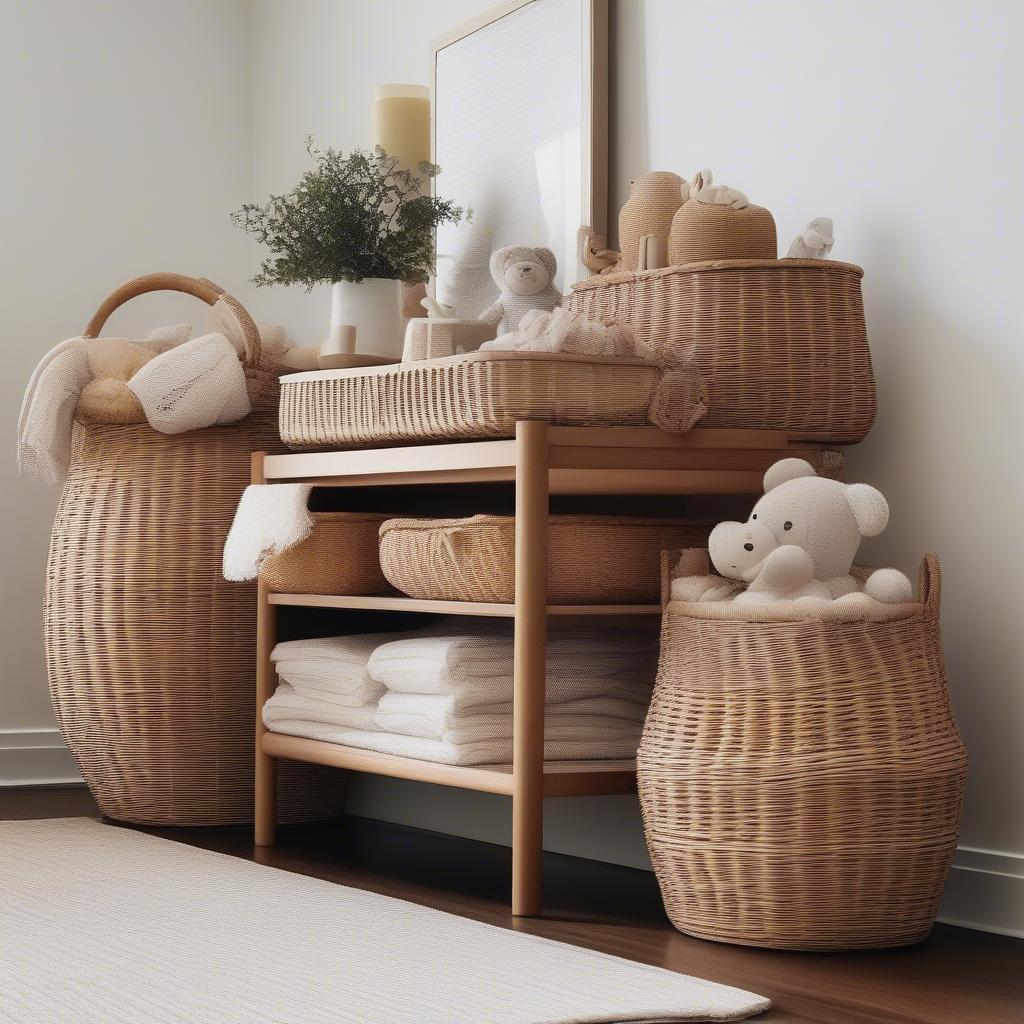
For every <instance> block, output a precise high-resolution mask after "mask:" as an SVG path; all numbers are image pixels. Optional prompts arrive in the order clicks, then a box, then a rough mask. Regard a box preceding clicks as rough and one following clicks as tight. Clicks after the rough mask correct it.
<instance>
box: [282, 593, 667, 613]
mask: <svg viewBox="0 0 1024 1024" xmlns="http://www.w3.org/2000/svg"><path fill="white" fill-rule="evenodd" d="M267 600H268V601H269V602H270V603H271V604H280V605H289V606H291V607H294V608H356V609H365V610H377V611H391V612H429V613H432V614H437V615H480V616H486V617H489V618H505V619H511V618H515V614H516V606H515V605H514V604H497V603H491V602H483V601H428V600H426V599H422V598H415V597H397V596H396V597H392V596H386V595H382V596H379V597H374V596H367V597H355V596H348V595H342V594H284V593H277V594H270V595H269V597H268V598H267ZM660 614H661V605H660V604H552V605H548V615H567V616H577V615H579V616H588V615H602V616H604V615H611V616H615V615H660Z"/></svg>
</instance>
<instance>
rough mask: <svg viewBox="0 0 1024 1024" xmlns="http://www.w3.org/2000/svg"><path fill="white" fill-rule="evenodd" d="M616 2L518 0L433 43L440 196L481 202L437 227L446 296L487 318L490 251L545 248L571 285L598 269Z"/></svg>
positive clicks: (440, 294) (491, 289)
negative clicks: (594, 258)
mask: <svg viewBox="0 0 1024 1024" xmlns="http://www.w3.org/2000/svg"><path fill="white" fill-rule="evenodd" d="M607 53H608V4H607V0H512V2H509V3H505V4H503V5H502V6H500V7H497V8H494V9H493V10H491V11H488V12H486V13H484V14H482V15H480V16H478V17H477V18H474V19H472V20H471V21H468V22H465V23H463V24H462V25H460V26H458V27H457V28H456V29H454V30H453V31H452V32H450V33H449V34H448V35H446V36H444V37H443V38H441V39H439V40H437V41H436V42H435V43H434V44H433V47H432V69H433V70H432V89H433V96H432V99H433V103H432V118H433V119H432V124H431V135H432V151H433V159H434V162H435V163H436V164H439V165H440V167H441V174H440V176H439V177H438V178H437V179H435V184H436V188H437V190H438V192H439V193H441V194H442V195H444V196H446V197H447V198H450V199H453V200H455V201H456V202H457V203H459V205H461V206H464V207H469V208H471V210H472V218H471V220H469V221H468V222H467V221H465V220H464V221H463V222H462V223H460V224H457V225H444V226H443V227H441V228H440V229H439V230H438V233H437V251H438V261H437V281H436V285H435V289H434V290H435V294H436V296H437V298H438V299H439V300H440V301H441V302H444V303H447V304H448V305H450V306H453V307H454V310H455V312H454V314H453V315H455V316H459V317H475V316H477V315H478V314H479V313H480V312H482V311H483V310H484V309H486V308H487V307H488V306H489V305H490V304H491V303H492V302H493V301H494V300H495V299H496V297H497V294H498V293H497V288H496V287H495V285H494V283H493V282H492V280H491V275H490V271H489V269H488V260H489V258H490V254H491V253H492V252H493V251H494V250H495V249H499V248H501V247H502V246H506V245H529V246H544V247H546V248H549V249H551V250H552V252H554V254H555V256H556V258H557V261H558V271H557V274H556V276H555V285H556V287H558V289H559V290H560V291H563V292H564V291H566V290H567V289H568V287H569V285H570V284H572V283H573V282H574V281H576V280H578V279H579V278H580V277H583V276H587V275H588V274H589V271H586V270H585V269H584V268H583V267H582V266H581V265H580V264H579V261H578V255H577V232H578V230H579V227H580V225H581V224H589V225H591V226H592V227H593V228H594V230H595V231H597V232H598V233H600V234H604V233H605V221H606V211H607V204H608V191H607V178H608V109H607V97H608V72H607V68H608V62H607Z"/></svg>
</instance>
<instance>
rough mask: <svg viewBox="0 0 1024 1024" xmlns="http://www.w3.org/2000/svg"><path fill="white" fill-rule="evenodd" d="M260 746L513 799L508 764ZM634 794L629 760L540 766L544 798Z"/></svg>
mask: <svg viewBox="0 0 1024 1024" xmlns="http://www.w3.org/2000/svg"><path fill="white" fill-rule="evenodd" d="M261 746H262V749H263V752H264V753H265V754H269V755H270V756H271V757H280V758H284V759H286V760H289V761H305V762H308V763H311V764H323V765H329V766H330V767H332V768H347V769H349V770H350V771H355V772H368V773H369V774H371V775H387V776H390V777H391V778H395V779H411V780H413V781H415V782H432V783H434V784H436V785H439V786H455V787H457V788H460V789H474V790H478V791H480V792H482V793H498V794H500V795H502V796H511V795H512V781H513V780H512V766H511V765H482V766H479V767H476V768H463V767H459V766H457V765H450V764H437V763H436V762H434V761H417V760H415V759H413V758H411V757H397V756H395V755H394V754H380V753H378V752H377V751H375V750H361V749H359V748H357V747H343V746H341V745H340V744H338V743H325V742H323V741H322V740H308V739H303V738H302V737H300V736H285V735H283V734H282V733H275V732H267V733H264V734H263V739H262V744H261ZM635 790H636V763H635V762H634V761H633V760H628V761H550V762H548V763H547V764H545V765H544V795H545V796H602V795H610V794H615V793H632V792H635Z"/></svg>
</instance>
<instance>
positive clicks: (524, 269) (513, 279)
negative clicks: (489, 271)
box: [501, 259, 551, 295]
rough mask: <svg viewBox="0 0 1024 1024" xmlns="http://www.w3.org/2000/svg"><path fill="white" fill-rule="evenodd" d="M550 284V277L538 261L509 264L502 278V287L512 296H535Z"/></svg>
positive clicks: (521, 261)
mask: <svg viewBox="0 0 1024 1024" xmlns="http://www.w3.org/2000/svg"><path fill="white" fill-rule="evenodd" d="M550 282H551V275H550V274H549V273H548V272H547V268H546V267H545V266H544V265H543V264H542V263H541V262H540V260H529V259H527V260H519V261H518V262H516V263H510V264H509V265H508V266H507V267H506V268H505V273H504V275H503V276H502V282H501V284H502V286H503V287H504V288H507V289H508V291H510V292H512V294H513V295H536V294H537V293H538V292H542V291H544V289H545V288H547V286H548V284H549V283H550Z"/></svg>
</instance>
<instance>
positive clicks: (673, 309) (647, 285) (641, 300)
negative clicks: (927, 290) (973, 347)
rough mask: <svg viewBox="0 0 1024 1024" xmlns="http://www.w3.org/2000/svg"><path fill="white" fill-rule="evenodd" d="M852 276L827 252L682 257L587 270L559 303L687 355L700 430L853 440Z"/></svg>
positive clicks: (857, 406) (865, 405)
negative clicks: (699, 392) (702, 390)
mask: <svg viewBox="0 0 1024 1024" xmlns="http://www.w3.org/2000/svg"><path fill="white" fill-rule="evenodd" d="M686 205H687V206H690V205H692V201H691V203H687V204H686ZM861 277H862V271H861V270H860V268H859V267H855V266H852V265H851V264H848V263H837V262H834V261H831V260H736V261H732V262H723V263H702V264H691V265H690V266H687V267H669V268H666V269H664V270H653V271H647V272H646V273H641V274H609V275H606V276H598V277H592V278H588V279H587V280H586V281H581V282H579V283H578V284H576V285H574V286H573V292H572V295H571V296H569V297H568V298H567V299H566V305H567V306H569V308H570V309H575V310H580V311H582V312H584V313H585V314H586V315H588V316H590V317H592V318H593V319H597V320H605V321H616V320H624V321H625V322H627V323H629V324H631V325H632V326H633V328H634V330H635V331H636V333H637V336H638V337H639V338H640V340H642V341H644V342H647V343H648V344H649V345H651V346H653V348H654V349H655V351H657V352H660V353H671V354H674V355H675V356H676V357H678V358H682V359H687V358H689V357H690V356H691V355H692V356H693V359H694V361H695V363H696V366H697V368H698V369H699V370H700V372H701V374H702V375H703V377H704V381H705V383H706V385H707V389H708V396H709V399H710V407H709V409H708V414H707V416H706V417H705V418H704V420H703V422H702V426H706V427H747V428H753V429H763V430H786V431H789V432H791V433H793V434H796V435H799V436H801V437H806V438H813V439H815V440H821V441H831V442H836V443H855V442H857V441H860V440H862V439H863V438H864V436H865V435H866V434H867V432H868V430H869V429H870V428H871V424H872V422H873V421H874V418H875V408H876V404H875V379H874V374H873V372H872V369H871V354H870V352H869V350H868V341H867V331H866V328H865V324H864V305H863V300H862V298H861V288H860V279H861Z"/></svg>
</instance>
